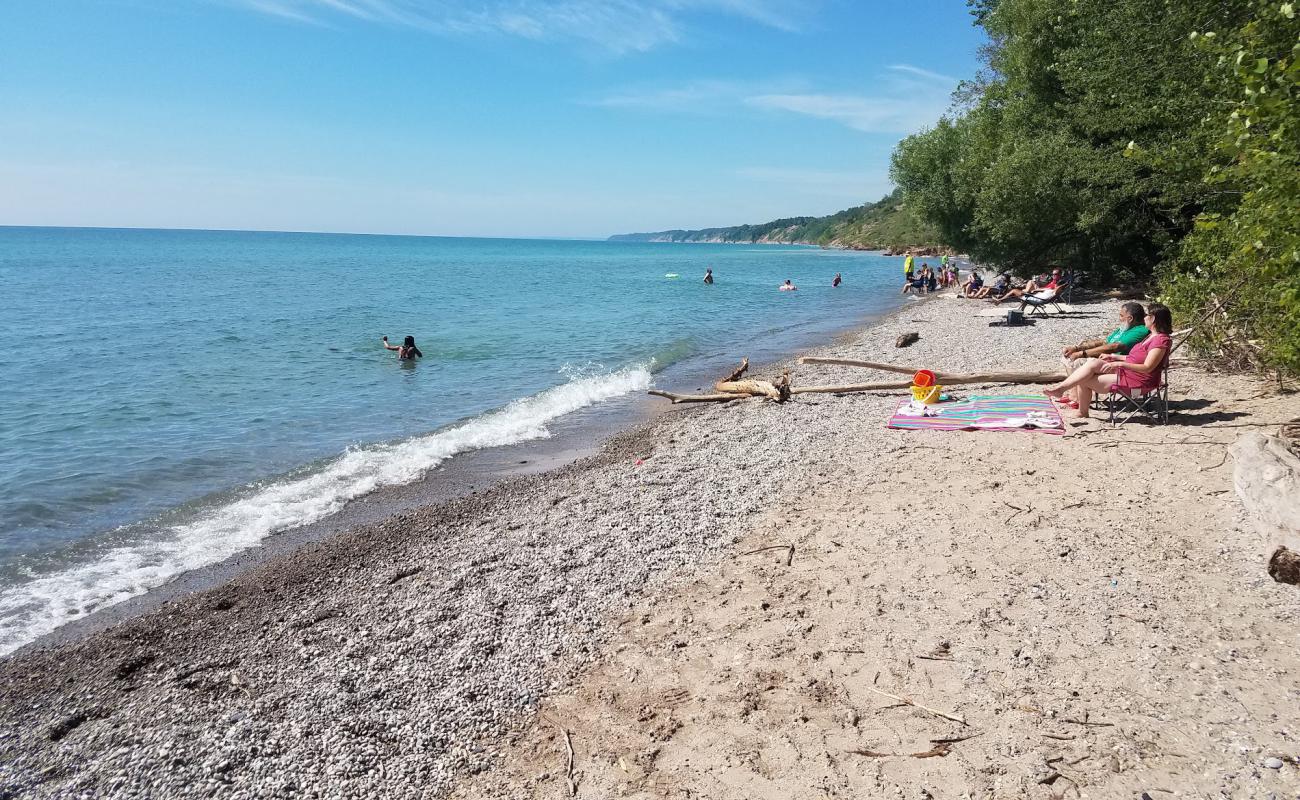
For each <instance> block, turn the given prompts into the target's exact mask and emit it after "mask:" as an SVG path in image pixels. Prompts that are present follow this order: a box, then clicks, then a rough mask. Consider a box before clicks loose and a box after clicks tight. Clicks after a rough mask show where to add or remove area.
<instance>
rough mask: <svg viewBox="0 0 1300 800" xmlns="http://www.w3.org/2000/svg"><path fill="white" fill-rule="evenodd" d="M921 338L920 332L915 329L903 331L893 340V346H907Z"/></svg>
mask: <svg viewBox="0 0 1300 800" xmlns="http://www.w3.org/2000/svg"><path fill="white" fill-rule="evenodd" d="M920 340H921V334H919V333H917V332H916V331H909V332H908V333H904V334H902V335H901V336H899V337H898V338H897V339H895V340H894V347H907V346H909V345H912V344H915V343H917V342H918V341H920Z"/></svg>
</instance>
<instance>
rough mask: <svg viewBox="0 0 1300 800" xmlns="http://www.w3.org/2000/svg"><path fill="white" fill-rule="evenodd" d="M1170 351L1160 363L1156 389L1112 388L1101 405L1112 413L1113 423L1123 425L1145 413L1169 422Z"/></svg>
mask: <svg viewBox="0 0 1300 800" xmlns="http://www.w3.org/2000/svg"><path fill="white" fill-rule="evenodd" d="M1169 355H1170V354H1169V353H1166V354H1165V360H1164V363H1162V364H1161V365H1160V383H1159V384H1157V385H1156V387H1155V388H1154V389H1119V388H1116V387H1114V386H1112V387H1111V388H1110V394H1108V395H1106V396H1105V397H1103V398H1100V399H1101V405H1102V407H1103V408H1105V409H1106V412H1107V413H1108V414H1110V424H1111V425H1123V424H1124V423H1125V422H1128V421H1129V420H1130V419H1132V418H1133V417H1135V416H1138V415H1144V416H1148V417H1150V418H1151V419H1154V420H1155V421H1156V422H1158V423H1160V424H1161V425H1164V424H1167V423H1168V422H1169Z"/></svg>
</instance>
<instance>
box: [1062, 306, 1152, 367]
mask: <svg viewBox="0 0 1300 800" xmlns="http://www.w3.org/2000/svg"><path fill="white" fill-rule="evenodd" d="M1145 318H1146V311H1144V310H1143V309H1142V304H1141V303H1125V304H1124V305H1122V306H1120V307H1119V322H1120V326H1119V327H1118V328H1116V329H1115V330H1114V331H1112V332H1111V334H1110V335H1109V336H1107V337H1106V338H1105V339H1089V340H1087V341H1083V342H1079V343H1078V344H1076V345H1074V346H1073V347H1067V348H1065V350H1064V351H1063V352H1062V353H1061V355H1062V356H1063V357H1064V359H1065V363H1066V365H1067V366H1068V367H1069V368H1070V369H1072V370H1073V369H1076V368H1078V367H1079V365H1080V364H1082V363H1083V362H1084V360H1086V359H1089V358H1097V357H1098V356H1104V355H1110V354H1112V353H1117V354H1119V355H1121V356H1126V355H1128V353H1129V351H1130V350H1131V349H1133V347H1134V346H1135V345H1137V344H1138V343H1139V342H1141V341H1142V340H1143V339H1145V338H1147V336H1148V335H1149V334H1150V333H1151V331H1149V330H1147V326H1146V325H1143V324H1142V320H1143V319H1145Z"/></svg>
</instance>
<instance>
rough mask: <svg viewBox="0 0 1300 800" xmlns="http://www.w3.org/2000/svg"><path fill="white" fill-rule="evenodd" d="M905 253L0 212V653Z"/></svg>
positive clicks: (740, 348)
mask: <svg viewBox="0 0 1300 800" xmlns="http://www.w3.org/2000/svg"><path fill="white" fill-rule="evenodd" d="M707 267H712V268H713V270H714V274H715V276H716V278H717V283H716V284H715V285H714V286H704V285H702V283H701V277H702V276H703V274H704V271H705V269H706V268H707ZM836 272H841V273H843V274H844V281H845V283H844V285H843V286H842V287H840V288H838V289H832V288H831V286H830V283H831V278H832V276H833V275H834V274H835V273H836ZM899 273H900V262H899V260H898V259H895V258H884V257H881V256H879V255H875V254H868V253H845V252H837V251H824V250H820V249H817V248H808V247H794V246H741V245H672V244H644V243H616V242H584V241H544V240H543V241H538V240H504V239H455V238H431V237H402V236H359V235H332V234H290V233H240V232H218V231H210V232H209V231H145V230H104V229H49V228H0V298H3V306H2V308H3V311H2V312H0V342H3V348H0V387H3V388H2V390H0V653H3V652H7V651H9V650H12V649H14V648H15V647H18V646H20V645H21V644H23V643H26V642H28V641H30V640H32V639H33V638H35V637H36V636H39V635H40V634H42V633H45V632H48V631H50V630H52V629H53V628H55V627H57V626H58V625H61V624H63V623H64V622H67V621H70V620H72V619H75V618H77V617H80V616H83V615H85V614H86V613H89V612H90V611H92V610H94V609H95V608H97V607H100V606H102V605H105V604H108V603H112V602H115V601H118V600H121V599H125V598H127V597H130V596H133V595H136V594H139V593H141V592H144V591H147V590H148V589H149V588H151V587H154V586H157V585H159V584H161V583H163V582H165V581H167V580H168V579H169V578H171V577H173V576H175V575H177V574H179V573H180V572H183V571H185V570H187V569H193V568H195V567H198V566H203V565H205V564H210V563H215V562H217V561H220V560H222V559H224V558H226V557H228V556H230V555H232V554H233V553H236V552H238V551H239V550H241V549H244V548H247V547H251V546H253V545H255V544H257V543H258V542H259V541H260V540H261V539H263V538H264V537H266V536H268V535H270V534H272V533H274V532H276V531H278V530H283V529H285V528H287V527H292V526H295V525H300V524H304V523H308V522H312V521H314V520H317V519H320V518H322V517H324V516H326V515H328V514H330V513H332V512H334V511H337V510H338V509H339V508H341V507H342V506H343V505H344V504H345V503H347V502H348V501H349V500H351V499H354V498H356V497H359V496H361V495H364V494H366V493H367V492H370V491H372V490H374V489H375V488H377V487H380V486H384V485H392V484H400V483H405V482H409V481H412V480H416V479H418V478H420V477H421V476H422V475H423V474H424V473H425V472H426V471H427V470H429V469H430V468H432V467H435V466H437V465H438V464H439V463H441V462H443V461H445V460H446V459H447V458H450V457H451V456H453V455H455V454H456V453H460V452H466V451H469V450H473V449H478V448H483V447H494V446H500V445H507V444H511V443H514V442H520V441H525V440H528V439H534V438H538V437H544V436H547V435H548V431H547V427H546V426H547V423H548V422H550V421H552V420H555V419H557V418H559V417H561V416H565V415H568V414H573V413H576V412H582V411H583V410H584V409H590V408H593V407H597V406H600V405H601V404H607V403H616V402H618V401H619V400H620V398H628V397H631V396H635V395H640V394H641V393H643V392H644V390H645V389H647V388H649V387H650V386H651V385H652V384H654V383H655V382H656V381H659V382H663V383H667V384H669V385H671V380H670V379H671V378H672V377H673V376H675V375H676V376H683V375H686V374H689V372H690V369H691V367H692V365H693V364H695V365H697V366H698V364H699V363H700V362H701V360H703V359H714V360H717V359H719V358H722V359H727V360H735V359H736V358H738V357H739V356H740V355H745V354H748V355H750V356H751V357H754V356H756V355H757V354H758V352H759V351H758V350H757V348H756V347H755V346H754V344H755V343H756V342H762V343H764V347H766V348H767V351H768V352H771V353H779V352H785V351H788V350H790V349H793V348H795V347H798V346H803V345H806V344H809V343H811V342H813V341H815V340H817V339H818V338H819V337H821V336H824V334H825V332H826V331H831V330H838V329H843V328H844V327H847V326H849V325H851V324H853V323H854V322H856V321H859V320H862V319H864V318H866V317H868V316H871V315H873V314H877V313H880V312H883V311H886V310H888V309H890V308H893V307H896V306H897V305H898V304H899V302H900V298H899V296H898V295H897V290H898V284H899V280H898V278H899V277H900V275H899ZM668 274H677V275H678V276H680V277H677V278H669V277H666V275H668ZM786 278H791V279H792V280H793V281H794V282H795V284H796V285H798V286H799V288H800V291H798V292H794V293H784V292H778V291H777V290H776V287H777V285H778V284H779V283H780V282H781V281H783V280H785V279H786ZM384 334H387V335H388V337H389V339H390V340H392V341H394V342H400V341H401V339H402V337H403V336H405V335H407V334H410V335H413V336H415V338H416V341H417V343H418V344H419V346H420V349H421V350H422V351H423V352H424V359H423V360H422V361H421V362H419V363H417V364H407V363H399V362H398V361H397V360H396V358H395V357H394V355H393V354H392V353H390V352H388V351H385V350H384V349H383V347H382V345H381V344H380V336H381V335H384Z"/></svg>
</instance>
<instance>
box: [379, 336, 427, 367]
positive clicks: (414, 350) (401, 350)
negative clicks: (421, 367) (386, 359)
mask: <svg viewBox="0 0 1300 800" xmlns="http://www.w3.org/2000/svg"><path fill="white" fill-rule="evenodd" d="M384 349H385V350H396V351H397V357H398V358H399V359H401V360H402V361H410V360H411V359H415V358H424V353H421V352H420V348H418V347H416V346H415V337H414V336H408V337H406V338H405V339H403V340H402V346H401V347H398V346H397V345H395V344H389V343H388V337H387V336H385V337H384Z"/></svg>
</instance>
